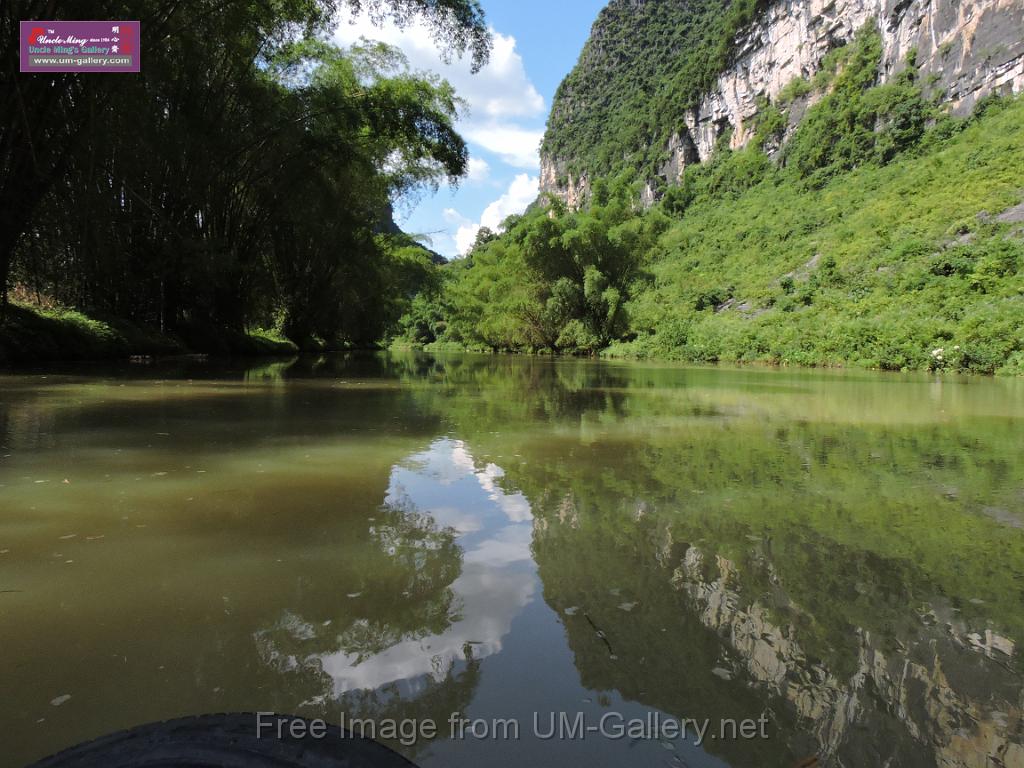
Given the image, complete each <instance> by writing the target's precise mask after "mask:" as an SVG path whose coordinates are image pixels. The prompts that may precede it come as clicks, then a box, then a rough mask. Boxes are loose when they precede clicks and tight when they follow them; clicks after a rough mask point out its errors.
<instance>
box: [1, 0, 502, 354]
mask: <svg viewBox="0 0 1024 768" xmlns="http://www.w3.org/2000/svg"><path fill="white" fill-rule="evenodd" d="M339 6H341V7H345V8H349V9H354V10H368V11H370V12H371V14H373V15H374V16H375V17H376V18H378V19H384V18H392V19H394V20H396V21H397V22H399V23H409V22H411V21H412V20H414V19H424V20H426V21H427V22H428V23H429V26H430V28H431V29H432V31H433V32H434V34H435V37H436V39H437V40H438V41H439V42H440V43H441V44H442V45H443V47H444V48H445V50H446V51H447V52H448V53H449V54H450V55H464V54H467V53H468V54H469V55H470V56H472V60H473V63H474V66H475V67H479V66H481V65H482V64H483V63H484V62H485V61H486V59H487V56H488V54H489V50H490V37H489V34H488V31H487V28H486V25H485V23H484V18H483V13H482V11H481V9H480V7H479V4H478V2H477V1H476V0H337V2H335V1H334V0H196V1H192V2H182V1H181V0H122V1H121V2H117V1H116V0H85V1H83V2H76V3H74V4H70V5H69V4H58V3H55V2H52V0H51V1H45V0H13V1H11V2H5V3H4V4H3V6H2V8H0V105H2V108H0V296H2V299H3V302H4V305H5V306H6V303H7V293H8V289H9V288H10V287H11V286H12V284H14V283H16V282H17V283H21V284H25V285H28V286H30V287H31V288H33V289H35V290H37V291H40V292H45V293H46V294H47V295H50V296H53V297H54V298H55V299H56V300H57V301H59V302H62V303H64V304H67V305H70V306H75V307H78V308H81V309H85V310H90V311H95V312H97V313H106V314H108V315H110V316H113V317H118V318H124V319H130V320H134V321H137V322H141V323H147V324H152V325H155V326H159V327H160V328H161V330H178V331H182V332H184V331H185V330H186V329H189V328H191V329H195V328H202V327H208V326H216V327H220V328H227V329H232V330H244V329H245V328H247V327H253V326H262V327H269V326H271V325H276V326H278V327H279V328H281V329H283V331H284V332H285V333H286V335H288V336H289V337H290V338H291V339H292V340H294V341H296V342H298V343H300V344H301V343H304V342H306V341H308V340H310V339H313V338H320V339H323V340H330V341H336V342H341V343H365V342H368V341H372V340H375V339H377V338H379V337H380V335H381V334H382V332H383V330H384V328H385V327H386V325H387V324H388V323H390V322H393V320H394V319H395V318H396V317H397V316H398V315H399V314H400V313H401V302H402V298H403V297H402V296H401V295H400V293H401V292H399V293H398V294H396V289H395V286H406V285H407V284H408V283H409V281H410V280H414V279H415V275H416V274H420V273H426V272H427V271H428V270H426V269H425V268H424V265H423V262H424V260H426V261H427V262H429V256H428V255H427V254H426V252H425V251H424V252H422V253H419V254H418V255H416V253H417V251H416V249H411V248H409V247H408V246H409V245H410V243H409V241H408V240H405V241H403V240H402V237H401V235H400V234H396V233H395V232H394V228H393V227H389V226H387V225H388V224H389V223H390V210H391V209H390V203H391V201H392V200H394V199H396V198H398V197H401V196H402V195H404V194H407V193H410V192H412V191H414V190H415V189H417V188H420V187H422V186H424V185H427V186H430V185H436V184H438V183H439V182H440V181H441V180H443V179H445V178H447V179H449V180H452V181H455V180H456V179H458V177H460V176H461V175H462V174H463V173H464V171H465V167H466V162H467V150H466V145H465V143H464V141H463V140H462V138H461V137H460V136H459V135H458V134H457V133H456V132H455V130H454V127H453V123H454V119H455V117H456V114H457V110H458V108H459V101H458V99H457V97H456V95H455V93H454V92H453V90H452V88H451V87H450V86H449V85H448V84H447V83H446V82H444V81H441V80H439V79H436V78H433V77H432V76H428V75H424V74H421V73H413V72H411V71H410V70H409V68H408V66H407V63H406V62H405V60H404V59H403V58H402V56H401V55H400V54H399V53H398V52H397V51H395V50H393V49H390V48H388V47H385V46H382V45H378V44H370V43H366V44H364V45H362V46H356V47H354V48H351V49H341V48H339V47H338V46H336V45H333V44H332V43H330V42H329V37H328V33H329V29H330V25H331V24H332V23H333V22H334V21H335V20H336V17H337V12H338V11H339V10H340V8H339ZM60 18H80V19H104V18H110V19H139V20H140V21H141V27H142V40H141V57H142V72H141V74H138V75H130V74H118V75H113V74H111V75H104V74H60V73H54V74H20V73H19V72H18V69H19V62H18V56H19V52H18V42H19V30H18V21H19V20H21V19H60ZM396 241H397V242H396ZM398 246H406V247H404V248H403V247H398Z"/></svg>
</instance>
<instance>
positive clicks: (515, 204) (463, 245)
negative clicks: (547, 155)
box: [444, 173, 540, 255]
mask: <svg viewBox="0 0 1024 768" xmlns="http://www.w3.org/2000/svg"><path fill="white" fill-rule="evenodd" d="M539 181H540V180H539V179H538V178H537V177H536V176H530V175H529V174H526V173H520V174H519V175H518V176H516V177H515V178H514V179H513V180H512V183H511V184H510V185H509V188H508V190H507V191H506V192H505V194H503V195H502V196H501V197H499V198H498V199H497V200H495V201H494V202H493V203H491V204H490V205H488V206H487V208H485V209H484V212H483V215H481V216H480V222H479V223H474V222H471V221H469V220H468V219H466V218H465V217H464V216H462V214H460V213H459V212H458V211H456V210H453V209H452V208H448V209H447V210H445V212H444V214H445V219H446V220H447V221H448V222H449V223H450V224H458V225H459V228H458V230H457V231H456V233H455V246H456V248H458V251H459V253H460V254H463V255H465V254H466V252H468V251H469V249H470V248H472V247H473V242H474V241H475V240H476V233H477V232H479V231H480V227H487V228H488V229H491V230H493V231H495V232H497V231H498V230H499V229H501V223H502V222H503V221H504V220H505V219H507V218H508V217H509V216H512V215H513V214H519V213H522V212H523V211H525V210H526V208H527V206H529V205H530V203H532V202H533V201H534V200H536V199H537V195H538V193H539V191H540V184H539Z"/></svg>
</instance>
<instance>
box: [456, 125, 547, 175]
mask: <svg viewBox="0 0 1024 768" xmlns="http://www.w3.org/2000/svg"><path fill="white" fill-rule="evenodd" d="M463 133H465V135H466V138H467V139H469V140H470V141H472V142H474V143H476V144H479V145H480V146H481V147H483V148H484V149H486V150H487V151H488V152H493V153H494V154H496V155H497V156H498V157H500V158H501V159H502V161H503V162H505V163H508V164H509V165H511V166H513V167H515V168H525V169H527V170H531V171H535V170H537V169H538V168H540V142H541V139H543V138H544V132H543V131H539V130H529V129H526V128H520V127H519V126H517V125H510V124H507V123H495V122H490V123H483V124H478V123H468V124H467V125H466V126H465V127H464V128H463Z"/></svg>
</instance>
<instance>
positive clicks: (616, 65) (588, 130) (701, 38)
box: [543, 0, 769, 178]
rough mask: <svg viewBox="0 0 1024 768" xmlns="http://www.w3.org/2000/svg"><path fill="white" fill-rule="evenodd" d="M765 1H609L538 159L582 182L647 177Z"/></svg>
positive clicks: (562, 89)
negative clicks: (583, 176) (585, 176)
mask: <svg viewBox="0 0 1024 768" xmlns="http://www.w3.org/2000/svg"><path fill="white" fill-rule="evenodd" d="M768 5H769V3H768V2H766V0H642V2H635V1H630V2H627V1H626V0H612V2H610V3H609V4H608V6H607V7H606V8H605V9H604V10H602V11H601V14H600V15H599V16H598V18H597V21H596V22H595V23H594V28H593V32H592V34H591V37H590V40H588V42H587V44H586V45H585V46H584V48H583V52H582V53H581V54H580V59H579V63H578V64H577V65H576V67H575V68H574V69H573V70H572V72H570V73H569V75H568V76H567V77H566V78H565V80H563V81H562V84H561V85H560V86H559V88H558V91H557V93H556V94H555V100H554V103H553V105H552V110H551V115H550V117H549V119H548V129H547V132H546V134H545V137H544V145H543V152H544V154H545V155H547V156H549V157H553V158H558V159H559V160H561V161H563V162H564V163H566V166H567V167H566V170H567V171H568V172H571V173H574V174H578V173H580V172H581V171H583V170H586V171H587V172H588V173H589V175H590V177H591V178H599V177H603V176H612V175H618V174H619V173H620V172H623V171H625V172H627V173H633V172H635V171H645V172H646V175H647V176H650V177H653V176H654V175H655V172H654V169H655V167H656V165H657V164H659V162H661V161H663V160H664V158H662V157H661V154H662V149H661V148H662V147H664V146H665V143H666V142H667V141H668V138H669V136H671V135H672V133H673V132H674V131H676V130H678V129H679V127H680V125H679V124H678V122H679V120H680V119H681V117H682V115H683V114H684V113H685V111H686V110H687V109H689V108H690V107H693V106H696V104H697V103H698V102H699V100H700V97H701V95H703V94H704V93H706V92H707V91H708V90H709V89H710V87H711V85H712V84H713V83H714V81H715V78H716V77H717V76H718V74H719V73H720V72H721V71H722V70H723V69H725V67H726V66H727V65H728V64H729V63H730V57H731V56H732V53H733V48H734V46H735V42H736V38H737V35H739V34H740V33H741V32H742V31H743V30H744V29H745V28H746V27H747V26H748V25H749V24H750V23H751V22H752V21H754V19H755V18H756V17H757V15H758V14H759V13H761V12H763V11H764V10H765V8H766V7H767V6H768Z"/></svg>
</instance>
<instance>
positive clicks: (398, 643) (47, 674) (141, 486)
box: [0, 354, 1024, 768]
mask: <svg viewBox="0 0 1024 768" xmlns="http://www.w3.org/2000/svg"><path fill="white" fill-rule="evenodd" d="M1022 641H1024V382H1021V381H1013V380H999V379H995V380H990V379H971V380H967V379H952V378H943V379H935V378H930V377H927V376H923V375H915V376H911V375H907V376H900V375H881V374H873V373H868V372H857V373H852V372H830V371H788V370H784V371H776V370H766V369H713V368H681V367H672V366H653V365H639V364H625V363H623V364H618V363H598V362H590V361H576V360H551V359H543V358H528V357H516V358H511V357H483V356H480V357H477V356H449V357H431V356H425V355H411V354H410V355H390V356H389V355H377V356H370V355H367V356H340V355H339V356H328V357H324V358H319V359H305V358H303V359H299V360H296V361H291V362H274V363H265V364H262V365H258V366H251V367H246V366H245V364H242V363H236V364H214V363H212V362H204V361H180V362H164V363H160V364H156V365H127V364H126V365H124V366H120V367H113V368H112V367H92V368H90V367H80V368H75V369H67V370H63V371H55V370H49V371H47V372H45V373H40V372H21V373H13V374H8V375H3V376H0V722H2V723H3V732H4V733H5V737H4V740H3V745H2V746H0V765H3V766H16V767H18V766H24V765H26V764H28V763H30V762H32V761H34V760H37V759H39V758H42V757H44V756H46V755H48V754H50V753H53V752H56V751H58V750H59V749H63V748H65V747H68V746H70V745H72V744H75V743H78V742H81V741H85V740H88V739H93V738H96V737H98V736H101V735H103V734H107V733H110V732H113V731H117V730H121V729H124V728H128V727H131V726H135V725H139V724H142V723H146V722H152V721H156V720H163V719H168V718H173V717H179V716H185V715H194V714H200V713H209V712H234V711H238V712H250V711H258V710H261V711H275V712H287V713H292V714H299V715H304V716H306V717H323V718H325V719H327V720H328V721H330V722H333V723H337V722H339V720H340V718H341V716H342V714H343V713H344V715H345V717H348V718H351V717H362V718H368V719H373V720H374V721H375V722H384V721H386V720H387V719H404V718H408V719H414V720H416V721H418V722H423V721H427V720H430V721H433V722H435V723H436V724H437V726H438V730H439V732H440V736H439V737H437V738H434V739H419V740H417V741H416V742H415V743H406V744H401V743H397V742H395V741H391V742H389V743H390V744H391V745H392V746H394V747H395V748H396V749H398V750H399V751H400V752H402V753H403V754H405V755H406V756H408V757H410V758H411V759H413V760H414V761H416V762H417V763H418V764H420V765H422V766H426V767H427V768H434V767H435V766H436V767H437V768H440V767H441V766H455V767H457V768H458V767H461V766H467V767H468V766H482V765H491V766H548V765H550V766H559V767H560V768H561V767H563V766H575V765H580V766H677V767H680V768H685V767H686V766H690V767H692V768H699V767H705V766H736V767H746V766H751V767H756V768H762V767H770V766H782V767H785V768H790V767H792V766H796V765H799V764H801V763H804V762H805V761H806V760H807V759H808V758H809V757H811V756H817V757H818V758H819V765H823V766H847V767H848V768H860V766H864V767H865V768H876V767H880V766H885V765H889V766H892V767H893V768H899V767H900V766H949V767H956V768H962V767H968V768H976V767H977V768H993V767H995V766H1011V767H1017V768H1020V766H1024V725H1022V711H1024V685H1022V673H1024V663H1022V661H1021V646H1020V643H1021V642H1022ZM453 713H459V716H460V717H465V718H466V719H470V720H479V721H480V723H484V724H486V723H493V721H494V719H502V720H505V721H506V722H515V723H516V724H517V725H518V726H519V731H520V732H519V734H518V736H519V738H511V736H512V735H514V734H511V733H510V732H509V731H508V726H506V727H505V728H506V732H505V734H504V735H503V734H501V733H497V734H495V733H492V734H488V735H487V736H480V737H477V736H474V735H473V734H472V733H470V732H468V731H467V732H464V733H463V734H462V737H461V738H459V737H458V736H456V737H454V738H453V737H452V733H451V728H450V722H451V721H450V718H451V717H452V714H453ZM552 713H554V715H555V718H556V721H557V718H558V717H559V713H566V715H567V717H568V718H569V720H570V721H573V722H575V720H576V718H577V717H582V721H583V722H585V724H586V725H587V726H591V725H594V726H599V725H601V724H603V728H599V729H598V730H596V731H594V730H589V731H585V732H584V733H582V734H579V733H577V734H573V733H569V734H563V735H562V737H559V736H555V737H553V738H543V736H544V735H545V733H544V732H545V731H548V730H549V724H550V719H551V716H552ZM652 717H657V718H661V719H662V720H666V721H671V720H675V721H677V722H678V721H679V720H680V719H681V718H687V719H692V720H693V722H694V724H696V723H702V722H703V723H705V724H706V725H707V731H706V732H705V734H704V738H703V739H698V737H697V736H696V735H695V733H694V732H693V731H690V732H688V733H687V734H686V735H685V736H681V737H670V736H666V735H664V734H663V733H661V732H658V733H652V732H646V733H644V734H640V735H638V734H637V733H633V734H631V735H623V736H622V737H621V738H619V737H618V733H617V732H616V730H617V729H616V726H617V725H618V724H620V723H621V724H622V725H623V727H625V726H626V725H628V724H629V723H630V722H631V721H632V720H634V719H641V720H644V722H648V723H649V722H652V720H651V718H652ZM758 718H761V720H760V722H762V723H766V724H767V725H766V730H765V732H764V733H763V734H761V733H758V734H756V735H753V736H751V735H748V736H747V737H742V736H737V735H736V734H735V733H734V732H733V731H731V730H730V729H729V728H728V727H723V724H727V722H739V721H742V720H749V721H755V720H757V719H758ZM475 727H476V730H477V733H482V731H481V729H482V727H483V726H479V725H478V726H475ZM506 736H508V737H507V738H506ZM407 741H409V742H411V741H412V740H407ZM698 741H699V742H700V743H698ZM887 761H888V762H887ZM805 764H806V763H805Z"/></svg>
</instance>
